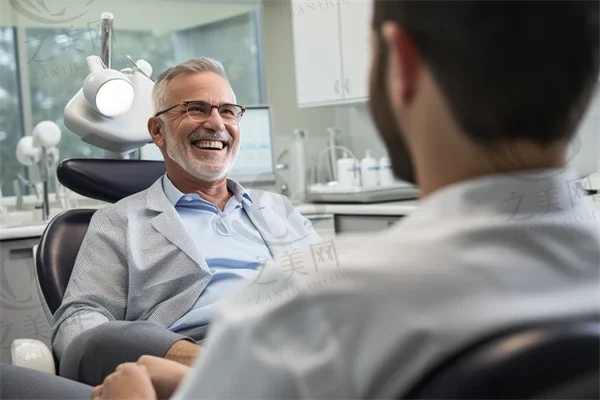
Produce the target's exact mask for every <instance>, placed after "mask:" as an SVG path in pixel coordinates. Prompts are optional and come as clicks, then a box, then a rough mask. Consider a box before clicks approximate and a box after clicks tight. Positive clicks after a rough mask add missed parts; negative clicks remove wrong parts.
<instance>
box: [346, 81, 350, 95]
mask: <svg viewBox="0 0 600 400" xmlns="http://www.w3.org/2000/svg"><path fill="white" fill-rule="evenodd" d="M346 92H348V93H350V79H346Z"/></svg>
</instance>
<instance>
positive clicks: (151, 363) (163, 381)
mask: <svg viewBox="0 0 600 400" xmlns="http://www.w3.org/2000/svg"><path fill="white" fill-rule="evenodd" d="M137 363H138V365H141V366H143V367H145V368H146V370H147V371H148V375H149V376H150V380H151V381H152V385H153V386H154V390H155V391H156V395H157V397H158V398H159V399H161V400H164V399H168V398H169V397H171V396H172V395H173V393H175V390H177V387H178V386H179V384H180V383H181V381H182V380H183V378H185V376H186V375H187V373H188V372H189V371H190V370H191V368H190V367H187V366H185V365H183V364H180V363H178V362H175V361H171V360H166V359H164V358H160V357H154V356H141V357H140V359H139V360H138V362H137Z"/></svg>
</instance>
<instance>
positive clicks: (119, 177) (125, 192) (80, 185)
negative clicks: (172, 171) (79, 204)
mask: <svg viewBox="0 0 600 400" xmlns="http://www.w3.org/2000/svg"><path fill="white" fill-rule="evenodd" d="M165 172H166V166H165V163H164V161H149V160H114V159H95V158H72V159H67V160H64V161H63V162H61V163H60V164H59V165H58V168H57V169H56V175H57V177H58V180H59V181H60V183H61V184H62V185H63V186H65V187H66V188H69V189H71V190H72V191H74V192H75V193H78V194H80V195H82V196H85V197H89V198H92V199H96V200H101V201H106V202H108V203H116V202H117V201H119V200H121V199H123V198H125V197H127V196H130V195H132V194H135V193H137V192H140V191H142V190H145V189H147V188H148V187H149V186H150V185H152V184H153V183H154V182H155V181H156V180H157V179H158V178H159V177H160V176H162V175H164V174H165Z"/></svg>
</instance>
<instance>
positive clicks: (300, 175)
mask: <svg viewBox="0 0 600 400" xmlns="http://www.w3.org/2000/svg"><path fill="white" fill-rule="evenodd" d="M293 135H294V138H293V140H292V144H291V145H290V151H289V156H290V179H289V185H288V186H289V189H290V196H291V197H292V198H293V199H294V200H297V201H302V200H304V195H305V193H304V192H305V191H306V152H305V149H304V139H305V137H306V132H305V131H303V130H301V129H294V133H293Z"/></svg>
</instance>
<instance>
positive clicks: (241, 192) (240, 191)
mask: <svg viewBox="0 0 600 400" xmlns="http://www.w3.org/2000/svg"><path fill="white" fill-rule="evenodd" d="M163 190H164V192H165V196H167V199H168V200H169V202H170V203H171V204H172V205H173V207H175V206H176V205H177V203H178V202H179V200H180V199H181V198H182V197H183V196H185V194H184V193H182V192H181V191H180V190H179V189H177V188H176V187H175V185H173V182H172V181H171V179H169V177H168V176H167V174H165V175H164V176H163ZM227 190H229V192H230V193H231V194H232V195H233V196H234V197H235V198H236V199H237V200H238V201H239V202H240V203H243V202H244V200H247V201H250V202H252V198H251V197H250V195H249V194H248V192H246V190H245V189H244V187H243V186H242V185H240V184H239V183H238V182H236V181H235V180H233V179H229V178H227Z"/></svg>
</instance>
